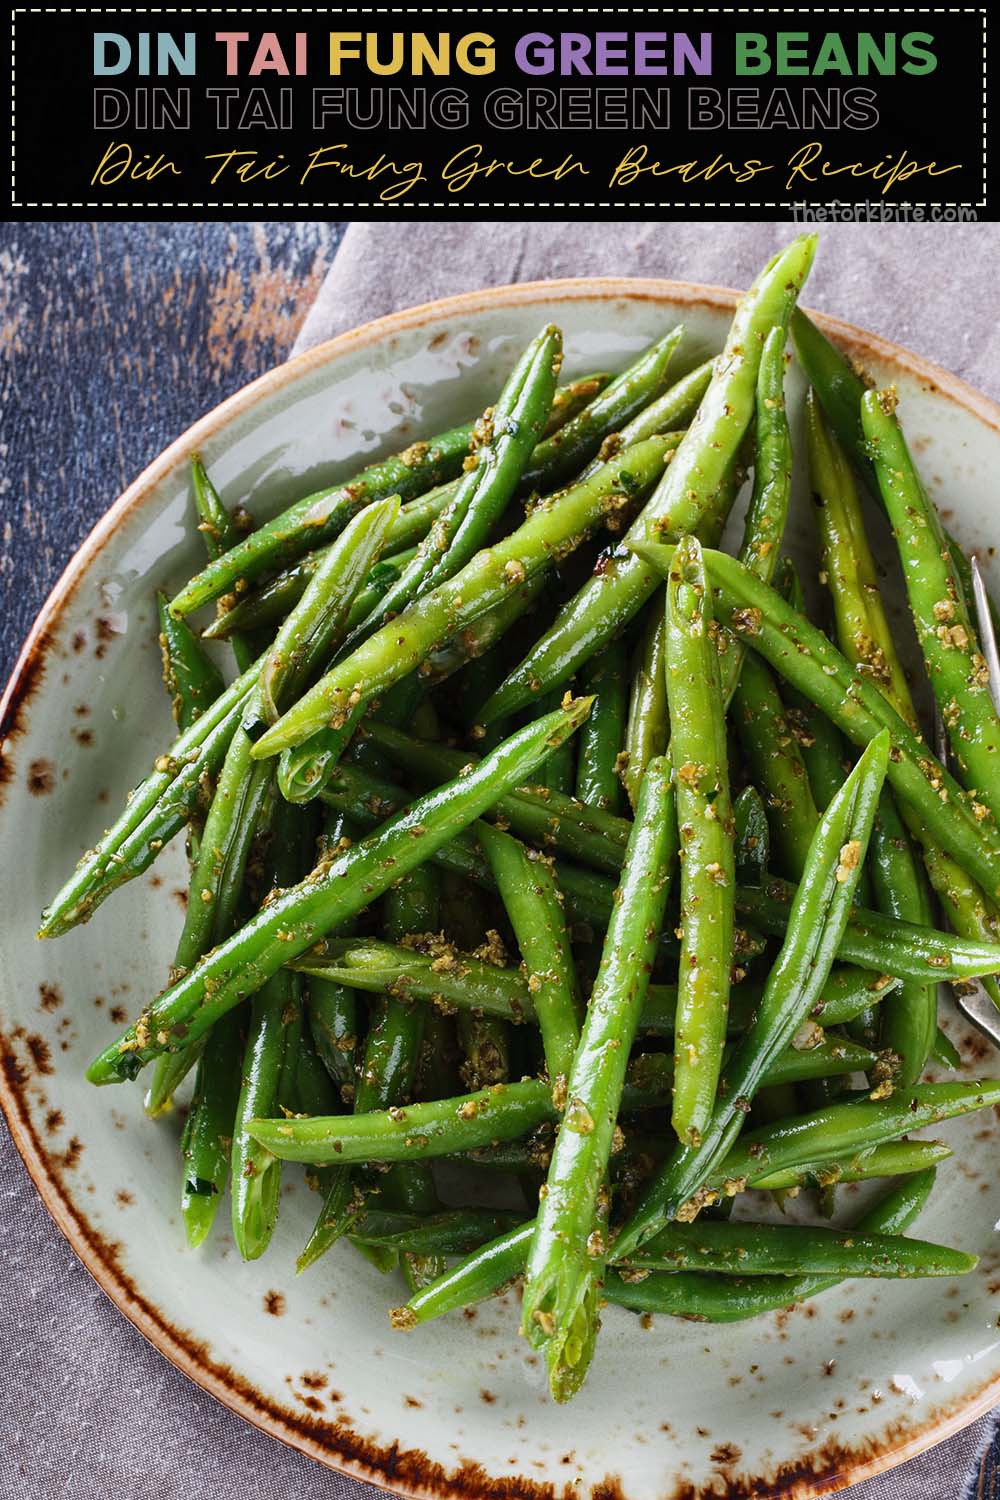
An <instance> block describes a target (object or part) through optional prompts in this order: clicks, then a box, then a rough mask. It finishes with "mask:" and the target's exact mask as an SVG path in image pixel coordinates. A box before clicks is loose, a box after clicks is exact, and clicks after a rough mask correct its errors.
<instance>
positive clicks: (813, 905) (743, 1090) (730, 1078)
mask: <svg viewBox="0 0 1000 1500" xmlns="http://www.w3.org/2000/svg"><path fill="white" fill-rule="evenodd" d="M888 757H889V736H888V735H887V734H885V733H882V734H881V735H879V736H878V738H877V739H875V740H873V741H872V743H871V745H869V747H868V748H867V749H866V750H865V752H864V754H863V755H862V756H861V759H860V760H859V761H858V764H857V765H856V766H855V768H854V770H853V771H852V772H851V774H850V776H849V777H848V778H847V780H846V781H845V783H844V785H843V787H842V788H841V790H840V791H839V792H838V794H837V796H836V797H835V798H834V799H833V801H832V802H831V804H830V806H829V807H828V808H827V810H826V812H825V813H824V814H823V817H822V819H821V820H820V824H819V827H818V828H817V830H816V835H815V838H814V840H813V845H812V848H811V849H810V851H809V858H808V859H807V861H806V868H805V871H804V872H803V877H802V883H801V884H800V886H799V888H798V891H797V893H796V897H795V903H794V909H793V914H792V917H791V920H790V922H789V925H788V932H787V934H786V936H785V941H784V943H783V945H782V949H781V953H780V954H779V955H778V959H777V961H776V963H775V965H774V967H773V968H772V970H771V974H770V978H769V979H768V982H767V985H766V987H765V990H764V996H763V999H762V1000H761V1004H760V1009H759V1010H758V1011H757V1013H756V1015H755V1016H754V1019H753V1022H752V1023H751V1026H750V1030H749V1031H748V1032H747V1034H746V1036H745V1037H744V1038H743V1040H742V1041H741V1042H740V1044H739V1046H738V1048H737V1051H736V1053H735V1055H734V1057H733V1059H732V1061H731V1062H730V1064H729V1065H728V1067H727V1068H726V1070H725V1073H724V1075H723V1080H722V1083H721V1084H720V1090H719V1102H718V1104H717V1106H716V1109H715V1113H714V1114H713V1116H712V1119H711V1122H710V1124H709V1126H708V1128H707V1129H706V1130H705V1131H704V1132H703V1134H702V1138H701V1141H700V1143H699V1144H698V1145H682V1146H679V1147H678V1148H677V1150H676V1151H675V1152H674V1153H673V1155H672V1156H671V1157H670V1158H669V1159H668V1161H667V1162H666V1164H665V1165H664V1167H663V1168H661V1170H660V1172H659V1173H658V1174H657V1176H656V1177H655V1178H654V1180H653V1182H652V1183H651V1184H650V1186H649V1187H648V1188H647V1189H646V1191H645V1192H644V1194H643V1196H642V1199H641V1201H640V1203H639V1206H638V1207H637V1208H636V1210H635V1212H634V1213H633V1214H632V1216H631V1218H630V1219H629V1220H628V1222H627V1223H626V1224H625V1226H624V1227H623V1229H622V1230H621V1233H620V1236H619V1239H618V1246H619V1249H618V1253H619V1254H620V1255H625V1254H630V1253H631V1252H632V1251H634V1250H635V1249H637V1248H638V1246H639V1245H640V1244H641V1243H642V1241H643V1240H646V1239H648V1238H649V1236H650V1235H651V1234H655V1232H656V1230H657V1229H658V1228H659V1227H660V1226H661V1225H662V1224H665V1223H667V1222H668V1221H669V1220H670V1219H672V1218H675V1217H677V1216H678V1214H681V1213H689V1212H690V1200H691V1199H692V1198H693V1197H694V1195H695V1193H696V1192H697V1190H698V1188H699V1187H700V1186H701V1184H702V1183H703V1181H704V1179H705V1178H706V1177H707V1176H708V1175H709V1173H710V1172H711V1171H712V1169H713V1168H714V1167H715V1166H716V1165H717V1164H718V1162H719V1161H720V1160H721V1159H722V1158H723V1157H724V1156H725V1155H726V1153H727V1151H729V1149H730V1147H731V1146H732V1144H733V1142H734V1141H735V1139H736V1137H737V1135H738V1134H739V1132H740V1129H741V1128H742V1125H743V1122H744V1119H745V1115H744V1110H745V1107H746V1105H747V1103H748V1102H749V1101H751V1100H752V1099H753V1096H754V1093H755V1091H756V1089H757V1087H758V1085H759V1083H760V1081H761V1076H762V1074H763V1073H764V1071H765V1070H766V1069H767V1067H768V1065H769V1064H770V1063H771V1061H772V1060H773V1059H774V1058H775V1057H776V1056H777V1055H778V1053H779V1052H781V1051H783V1050H784V1048H785V1047H786V1046H787V1045H788V1043H789V1042H790V1041H791V1039H792V1037H793V1036H794V1035H795V1033H796V1031H797V1030H798V1028H799V1026H800V1025H801V1023H802V1022H803V1021H804V1020H805V1019H806V1018H807V1017H808V1015H809V1013H810V1011H811V1010H812V1008H813V1006H814V1005H815V1003H816V1001H817V999H818V998H819V991H820V989H821V988H822V986H823V983H824V981H825V980H826V977H827V975H828V974H829V972H830V968H831V965H832V962H833V958H834V955H835V953H836V950H837V947H838V945H839V942H840V938H841V936H842V935H843V931H844V928H845V926H846V924H847V918H848V915H849V913H850V908H851V901H852V899H853V895H854V889H855V886H856V885H857V881H858V874H859V872H860V869H861V866H862V864H863V862H864V854H865V849H866V847H867V844H868V837H869V834H870V832H871V826H872V823H873V821H874V818H875V811H876V807H877V804H878V796H879V792H880V791H881V788H882V782H883V780H884V778H885V768H886V762H887V761H888Z"/></svg>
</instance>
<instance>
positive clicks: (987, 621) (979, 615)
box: [970, 555, 1000, 712]
mask: <svg viewBox="0 0 1000 1500" xmlns="http://www.w3.org/2000/svg"><path fill="white" fill-rule="evenodd" d="M970 561H971V565H972V593H973V596H974V598H975V603H976V625H977V627H978V630H979V642H980V645H981V646H982V648H983V656H984V657H985V658H986V665H987V666H988V667H989V670H990V697H991V698H992V699H993V707H994V708H995V709H997V711H998V712H1000V654H998V652H997V636H996V630H995V629H994V626H993V611H992V610H991V609H990V599H989V595H988V594H987V592H986V585H985V583H984V582H983V575H982V573H981V572H980V571H979V558H978V557H976V556H975V555H973V557H972V558H971V559H970Z"/></svg>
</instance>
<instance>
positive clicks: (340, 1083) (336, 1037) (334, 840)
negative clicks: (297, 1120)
mask: <svg viewBox="0 0 1000 1500" xmlns="http://www.w3.org/2000/svg"><path fill="white" fill-rule="evenodd" d="M353 826H354V825H353V824H351V823H350V822H349V821H348V819H347V818H346V816H345V815H344V814H343V813H341V812H337V811H335V810H332V809H327V811H326V817H325V821H324V825H323V836H322V838H321V840H320V843H319V850H320V854H321V856H323V857H327V856H331V855H335V854H336V853H337V852H339V850H340V849H341V848H349V847H350V842H351V840H350V837H349V832H350V830H351V829H352V828H353ZM354 927H355V924H354V923H353V922H348V923H346V924H345V926H344V927H342V928H340V929H339V931H340V934H341V937H342V940H344V941H346V942H351V941H352V939H353V934H354ZM305 1007H306V1008H305V1014H306V1021H307V1028H308V1031H309V1035H310V1036H311V1037H312V1042H313V1046H314V1047H315V1049H316V1055H317V1056H318V1058H319V1059H320V1061H321V1062H322V1064H323V1066H324V1068H325V1069H326V1071H327V1073H328V1074H329V1076H330V1079H331V1081H332V1082H333V1083H334V1084H335V1085H336V1088H337V1092H338V1095H339V1097H340V1099H341V1100H342V1102H343V1103H344V1104H346V1105H347V1106H348V1107H349V1106H350V1105H351V1103H352V1102H353V1099H354V1086H355V1073H354V1067H355V1057H356V1053H357V1046H358V1007H357V1000H356V998H355V995H354V991H353V989H351V988H350V987H349V986H347V985H344V984H339V983H338V982H337V981H336V980H334V979H331V978H329V977H327V976H325V975H322V974H319V973H316V972H312V973H310V974H309V979H308V984H307V987H306V999H305ZM306 1113H308V1114H314V1113H318V1114H325V1113H327V1111H326V1110H307V1111H306Z"/></svg>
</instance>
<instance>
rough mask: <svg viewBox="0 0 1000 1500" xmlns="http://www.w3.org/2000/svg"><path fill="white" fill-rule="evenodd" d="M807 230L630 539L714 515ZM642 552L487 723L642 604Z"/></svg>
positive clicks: (551, 643)
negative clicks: (762, 356)
mask: <svg viewBox="0 0 1000 1500" xmlns="http://www.w3.org/2000/svg"><path fill="white" fill-rule="evenodd" d="M815 248H816V241H815V237H811V236H801V237H800V238H798V239H796V240H794V241H793V242H792V243H791V244H790V245H789V246H787V247H786V248H785V249H784V250H783V251H781V252H780V253H779V254H778V255H776V256H775V257H774V258H773V260H771V261H770V262H769V263H768V265H767V266H766V267H765V268H764V270H763V271H762V272H761V274H760V276H759V277H758V278H757V280H756V281H755V282H754V285H753V286H752V287H751V289H750V291H749V292H748V293H747V294H746V296H745V297H744V298H743V299H742V301H741V302H740V304H739V307H738V308H737V311H736V315H735V317H734V319H733V323H732V327H731V329H730V332H729V336H728V338H727V341H726V346H725V349H724V350H723V352H722V354H721V355H720V356H719V359H718V360H717V362H716V365H715V370H714V374H713V377H712V381H711V383H710V385H709V386H708V389H707V391H706V393H705V395H704V397H703V399H702V402H701V405H700V407H699V409H698V414H697V416H696V417H695V419H694V421H693V422H692V423H691V426H690V427H689V428H688V430H687V432H686V433H685V435H684V438H683V440H682V441H681V444H680V447H679V448H678V449H677V454H676V456H675V458H674V460H673V461H672V462H671V464H670V466H669V468H668V469H667V471H666V473H665V474H664V476H663V479H662V481H661V483H660V484H659V486H658V487H657V489H656V491H655V493H654V495H653V497H652V499H651V500H650V502H649V504H648V505H647V506H646V508H645V510H644V511H643V512H642V513H641V514H640V516H639V518H638V520H637V521H636V522H635V523H634V525H633V526H632V527H631V529H630V531H629V532H628V534H627V536H626V545H627V546H629V547H630V548H631V549H632V550H633V551H634V550H636V549H635V546H634V544H636V543H639V542H645V541H648V540H652V539H653V538H654V537H655V536H661V537H662V536H666V535H668V534H669V535H673V536H677V535H680V534H682V533H685V532H697V531H698V529H699V527H700V526H701V525H702V523H703V522H704V521H705V520H706V518H707V517H708V516H710V515H712V513H713V507H714V506H716V504H717V501H718V497H719V492H720V491H721V490H722V489H724V488H725V487H726V486H728V485H729V484H731V480H732V472H733V469H734V466H735V465H736V462H737V457H738V454H739V451H740V448H741V446H742V444H743V441H744V438H745V436H746V432H747V429H748V427H749V425H750V421H751V418H752V416H753V410H754V398H755V388H756V383H757V375H758V370H759V367H760V359H761V352H762V349H763V344H764V340H765V338H766V336H767V335H768V333H770V331H771V329H772V328H773V327H775V326H776V325H778V326H784V325H785V324H786V323H787V320H788V317H789V314H790V313H791V310H792V307H793V305H794V303H795V298H796V296H797V294H798V291H799V288H800V287H801V285H802V283H803V282H804V280H805V278H806V276H807V274H808V272H809V267H810V265H811V263H812V258H813V254H814V253H815ZM658 581H659V580H658V577H657V572H656V570H655V569H654V568H651V567H650V566H649V565H648V564H647V563H645V562H644V561H643V560H642V559H641V558H639V557H628V558H625V557H624V556H623V557H622V558H621V559H617V558H616V559H614V560H612V562H611V563H610V565H609V566H608V567H607V568H606V569H604V570H603V571H602V572H601V574H600V576H597V577H594V578H591V579H589V580H588V582H587V583H586V584H585V585H584V587H583V588H582V589H581V590H580V592H579V593H578V594H577V595H576V597H575V598H574V599H572V600H571V601H570V603H569V604H568V605H566V606H565V607H564V608H563V609H562V610H560V612H559V615H558V616H557V618H556V621H555V623H554V624H553V625H552V627H551V628H550V629H549V630H548V631H547V632H546V634H545V635H544V636H542V638H541V640H540V641H538V642H537V643H536V645H535V646H534V647H533V648H532V650H531V651H530V652H529V654H528V656H527V657H525V659H524V661H522V662H521V664H520V666H518V667H517V668H516V669H515V671H514V672H513V673H512V674H511V675H510V677H508V679H507V681H506V682H505V683H504V684H503V686H502V687H501V688H500V689H498V691H497V692H495V693H494V694H493V696H492V697H491V698H490V700H489V702H488V703H486V704H485V705H484V706H483V709H482V711H481V714H480V717H481V718H482V721H483V723H485V724H489V723H490V722H491V721H492V720H493V719H496V718H504V717H506V716H507V715H508V714H510V713H513V712H514V711H515V710H516V709H518V708H523V707H524V705H525V704H526V703H529V702H530V701H531V699H532V697H533V696H534V695H535V694H536V693H539V692H546V691H548V690H549V689H551V688H554V687H556V686H558V685H559V684H560V683H563V682H566V681H567V680H568V679H569V678H570V677H571V676H572V675H573V673H574V672H576V671H577V670H578V668H579V667H580V666H581V665H582V664H583V663H584V662H585V661H587V660H589V658H590V657H591V656H593V655H594V654H595V652H597V651H599V650H600V648H601V647H602V646H603V645H604V644H605V643H606V642H607V641H608V640H610V639H611V637H612V636H613V635H615V634H617V633H618V631H620V630H621V629H622V627H623V626H624V625H625V624H626V623H627V621H629V620H630V619H632V618H633V616H634V615H635V614H636V613H637V612H638V611H639V610H640V609H641V608H642V606H643V605H644V604H645V602H646V601H647V599H649V598H650V596H651V595H652V594H653V592H654V591H655V589H656V586H657V583H658Z"/></svg>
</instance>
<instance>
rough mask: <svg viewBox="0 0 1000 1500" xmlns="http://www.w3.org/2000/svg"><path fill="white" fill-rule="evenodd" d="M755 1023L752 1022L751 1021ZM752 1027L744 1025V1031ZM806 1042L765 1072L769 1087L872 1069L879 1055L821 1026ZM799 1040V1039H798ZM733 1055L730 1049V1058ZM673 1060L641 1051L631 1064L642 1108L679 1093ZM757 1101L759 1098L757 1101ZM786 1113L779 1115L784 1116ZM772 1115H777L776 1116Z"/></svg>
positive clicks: (790, 1049) (780, 1088) (630, 1077)
mask: <svg viewBox="0 0 1000 1500" xmlns="http://www.w3.org/2000/svg"><path fill="white" fill-rule="evenodd" d="M751 1024H752V1022H751ZM747 1029H749V1028H747V1027H744V1030H747ZM804 1039H805V1042H806V1045H804V1046H803V1045H798V1046H796V1045H792V1046H790V1047H786V1048H785V1050H784V1051H783V1052H779V1053H778V1054H777V1055H776V1056H775V1057H774V1058H772V1060H771V1062H770V1063H769V1064H768V1066H767V1068H766V1070H765V1072H764V1074H763V1079H764V1085H765V1087H766V1090H773V1091H774V1092H775V1094H777V1092H778V1091H782V1092H783V1091H784V1089H785V1087H786V1085H788V1084H793V1083H808V1082H811V1081H813V1080H815V1079H818V1078H842V1077H844V1076H845V1075H847V1074H850V1073H867V1072H869V1071H871V1070H872V1069H873V1068H874V1067H875V1065H876V1063H877V1061H878V1057H877V1054H876V1053H875V1052H873V1051H872V1050H871V1049H870V1048H869V1047H865V1046H861V1045H860V1044H859V1043H857V1042H853V1041H850V1040H849V1039H848V1038H846V1037H838V1036H826V1035H824V1033H823V1032H822V1031H820V1030H819V1028H818V1027H809V1028H808V1030H807V1031H806V1032H805V1036H804ZM796 1041H798V1038H796ZM731 1057H732V1048H730V1049H728V1050H727V1053H726V1061H727V1062H728V1061H729V1059H730V1058H731ZM674 1079H675V1074H674V1067H673V1061H672V1059H671V1058H670V1057H668V1056H667V1054H666V1053H663V1052H641V1053H639V1054H638V1056H636V1057H633V1059H632V1061H631V1062H630V1063H629V1070H628V1084H629V1088H630V1089H631V1090H633V1091H635V1096H636V1098H637V1099H638V1102H639V1103H640V1104H641V1106H642V1107H644V1108H645V1107H646V1105H647V1104H648V1103H649V1101H650V1100H651V1099H655V1098H657V1097H660V1096H663V1097H669V1096H670V1095H671V1094H673V1093H674V1092H675V1084H674ZM754 1103H755V1104H756V1099H755V1100H754ZM785 1113H787V1111H785V1112H783V1113H782V1114H781V1115H779V1116H777V1117H776V1118H779V1119H783V1118H784V1115H785ZM771 1118H775V1117H774V1116H772V1117H771Z"/></svg>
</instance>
